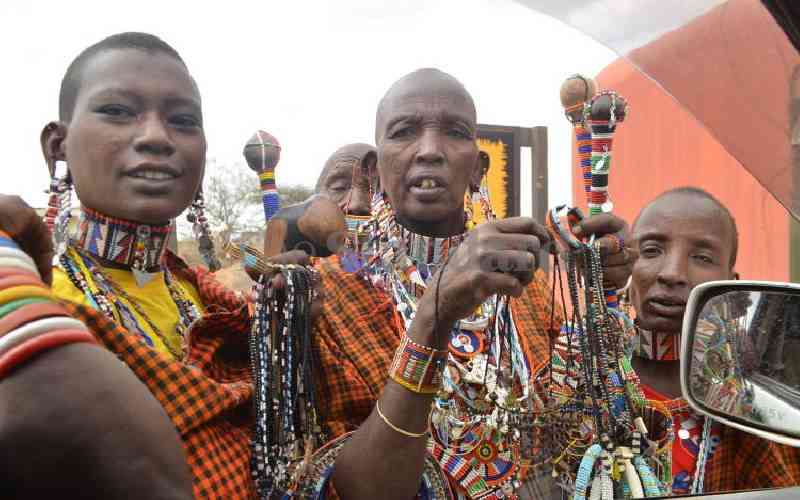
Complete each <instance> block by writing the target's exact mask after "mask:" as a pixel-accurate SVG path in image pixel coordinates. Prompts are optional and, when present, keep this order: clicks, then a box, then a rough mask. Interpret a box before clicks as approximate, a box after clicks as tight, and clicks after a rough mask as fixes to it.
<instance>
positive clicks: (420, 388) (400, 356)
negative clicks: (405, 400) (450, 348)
mask: <svg viewBox="0 0 800 500" xmlns="http://www.w3.org/2000/svg"><path fill="white" fill-rule="evenodd" d="M446 361H447V351H439V350H436V349H431V348H430V347H427V346H424V345H420V344H417V343H416V342H414V341H413V340H411V339H410V338H409V337H408V335H404V336H403V340H402V342H401V343H400V347H398V348H397V351H395V354H394V359H393V360H392V366H391V367H390V368H389V378H391V379H392V380H393V381H394V382H396V383H398V384H400V385H402V386H403V387H405V388H406V389H408V390H409V391H411V392H415V393H417V394H436V393H437V392H439V389H440V388H441V386H442V371H443V370H444V365H445V363H446Z"/></svg>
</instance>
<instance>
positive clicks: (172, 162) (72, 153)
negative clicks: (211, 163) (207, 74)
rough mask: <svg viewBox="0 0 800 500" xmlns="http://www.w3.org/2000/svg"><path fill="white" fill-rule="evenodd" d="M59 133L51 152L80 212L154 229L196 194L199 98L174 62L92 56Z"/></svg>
mask: <svg viewBox="0 0 800 500" xmlns="http://www.w3.org/2000/svg"><path fill="white" fill-rule="evenodd" d="M66 127H67V128H66V132H65V134H66V137H65V138H64V139H63V140H62V141H60V143H59V144H58V149H60V150H61V153H63V156H64V157H65V159H66V161H67V165H68V167H69V170H70V173H71V174H72V178H73V181H74V184H75V190H76V191H77V194H78V198H79V199H80V200H81V203H82V204H83V205H86V206H88V207H89V208H92V209H95V210H98V211H99V212H101V213H103V214H106V215H109V216H113V217H118V218H122V219H127V220H132V221H136V222H142V223H148V224H157V223H164V222H167V221H169V220H170V219H171V218H173V217H176V216H177V215H179V214H180V213H181V212H182V211H183V210H184V209H186V207H188V206H189V204H190V203H191V201H192V199H193V198H194V196H195V194H196V193H197V190H198V188H199V186H200V183H201V181H202V177H203V171H204V165H205V154H206V139H205V134H204V131H203V116H202V111H201V107H200V94H199V92H198V90H197V87H196V85H195V83H194V81H193V80H192V78H191V77H190V76H189V73H188V72H187V70H186V68H185V67H184V66H183V65H182V64H181V63H180V62H179V61H177V60H175V59H174V58H172V57H170V56H168V55H166V54H163V53H154V54H150V53H146V52H143V51H140V50H132V49H131V50H109V51H105V52H101V53H99V54H97V55H96V56H94V57H93V58H92V59H91V60H89V61H88V62H87V64H86V66H85V67H84V70H83V75H82V83H81V86H80V89H79V91H78V94H77V97H76V101H75V109H74V112H73V118H72V120H71V122H70V123H69V124H67V125H66Z"/></svg>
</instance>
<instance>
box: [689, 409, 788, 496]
mask: <svg viewBox="0 0 800 500" xmlns="http://www.w3.org/2000/svg"><path fill="white" fill-rule="evenodd" d="M716 425H717V428H718V431H719V436H720V442H719V445H718V446H717V448H716V449H715V450H714V454H713V456H712V457H711V458H709V460H708V463H707V464H706V475H705V488H704V489H705V492H706V493H720V492H723V491H742V490H754V489H759V488H785V487H788V486H797V485H799V484H800V460H798V459H799V458H800V457H799V456H798V452H797V450H796V449H794V448H790V447H788V446H783V445H780V444H778V443H773V442H772V441H768V440H766V439H761V438H759V437H756V436H754V435H752V434H748V433H747V432H743V431H740V430H738V429H734V428H733V427H727V426H725V425H722V424H719V423H717V424H716Z"/></svg>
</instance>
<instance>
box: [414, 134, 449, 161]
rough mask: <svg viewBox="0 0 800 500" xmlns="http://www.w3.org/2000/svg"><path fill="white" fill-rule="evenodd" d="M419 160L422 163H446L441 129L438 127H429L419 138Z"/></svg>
mask: <svg viewBox="0 0 800 500" xmlns="http://www.w3.org/2000/svg"><path fill="white" fill-rule="evenodd" d="M417 161H418V162H420V163H429V164H439V163H444V151H443V148H442V137H441V131H440V130H439V129H438V128H436V127H427V128H425V129H424V130H423V132H422V135H421V136H420V138H419V148H418V150H417Z"/></svg>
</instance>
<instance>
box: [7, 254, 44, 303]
mask: <svg viewBox="0 0 800 500" xmlns="http://www.w3.org/2000/svg"><path fill="white" fill-rule="evenodd" d="M2 265H3V263H2V259H0V266H2ZM31 297H42V298H45V299H51V300H53V294H52V293H51V292H50V290H48V289H47V288H43V287H39V286H30V285H25V286H17V287H14V288H9V289H7V290H0V304H5V303H8V302H11V301H12V300H18V299H29V298H31Z"/></svg>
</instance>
